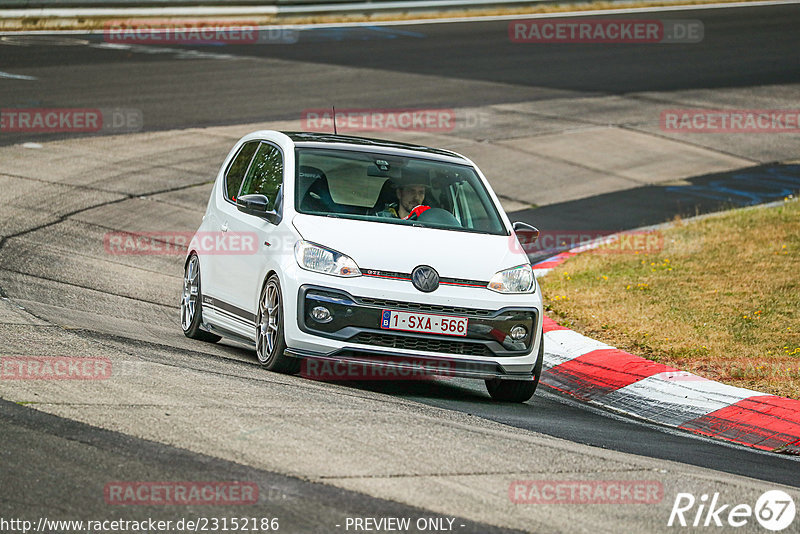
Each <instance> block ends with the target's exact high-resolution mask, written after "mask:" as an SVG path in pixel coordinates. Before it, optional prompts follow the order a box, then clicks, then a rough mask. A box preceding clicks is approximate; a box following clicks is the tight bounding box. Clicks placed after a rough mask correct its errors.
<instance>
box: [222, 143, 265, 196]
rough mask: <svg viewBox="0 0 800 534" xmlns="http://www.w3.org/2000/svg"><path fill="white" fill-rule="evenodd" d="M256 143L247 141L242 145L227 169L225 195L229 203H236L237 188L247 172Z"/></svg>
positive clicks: (256, 146)
mask: <svg viewBox="0 0 800 534" xmlns="http://www.w3.org/2000/svg"><path fill="white" fill-rule="evenodd" d="M258 143H259V142H258V141H248V142H247V143H245V144H244V145H242V148H240V149H239V153H238V154H236V157H234V158H233V161H232V162H231V164H230V166H229V167H228V172H227V174H226V175H225V194H226V196H227V197H228V200H230V201H231V202H236V195H237V194H238V193H239V188H240V187H242V180H244V173H246V172H247V167H248V165H250V160H251V159H253V154H254V153H255V151H256V148H258Z"/></svg>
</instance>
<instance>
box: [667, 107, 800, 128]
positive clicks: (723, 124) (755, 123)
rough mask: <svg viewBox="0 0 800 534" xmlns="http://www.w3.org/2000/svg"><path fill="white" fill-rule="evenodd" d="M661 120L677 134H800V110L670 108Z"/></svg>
mask: <svg viewBox="0 0 800 534" xmlns="http://www.w3.org/2000/svg"><path fill="white" fill-rule="evenodd" d="M660 122H661V130H662V131H665V132H676V133H800V109H727V110H725V109H667V110H664V111H662V112H661V121H660Z"/></svg>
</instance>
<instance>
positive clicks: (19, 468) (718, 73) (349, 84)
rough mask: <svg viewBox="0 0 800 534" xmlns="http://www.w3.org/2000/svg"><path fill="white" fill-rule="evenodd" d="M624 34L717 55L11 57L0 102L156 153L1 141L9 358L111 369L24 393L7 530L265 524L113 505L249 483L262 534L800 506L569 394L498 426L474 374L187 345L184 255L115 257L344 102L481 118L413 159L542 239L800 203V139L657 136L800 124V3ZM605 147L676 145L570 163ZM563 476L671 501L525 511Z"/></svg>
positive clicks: (23, 45) (492, 36) (359, 51)
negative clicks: (647, 490)
mask: <svg viewBox="0 0 800 534" xmlns="http://www.w3.org/2000/svg"><path fill="white" fill-rule="evenodd" d="M624 17H625V18H675V19H697V20H701V21H702V23H703V26H704V32H705V37H704V39H703V41H702V42H700V43H694V44H661V45H653V44H649V45H644V44H642V45H577V44H574V45H564V44H562V45H548V46H543V45H520V44H514V43H511V42H509V39H508V34H507V26H508V22H507V21H481V22H471V23H452V24H417V25H403V26H380V27H378V26H373V27H345V28H321V29H312V30H307V31H302V32H300V38H299V41H298V42H297V43H294V44H270V45H259V46H256V45H250V46H246V45H228V46H179V45H163V46H155V45H153V46H151V45H130V46H127V47H126V46H121V47H120V46H118V47H114V46H107V45H108V43H104V41H103V36H102V35H96V34H95V35H76V34H70V35H65V36H58V37H56V36H41V35H36V36H0V74H12V75H19V76H26V77H29V78H32V79H19V78H14V77H0V107H1V108H3V109H8V108H62V107H69V108H104V109H106V108H125V109H133V110H137V111H138V112H139V113H140V114H141V116H142V117H143V118H144V120H143V126H142V127H141V128H136V131H135V132H132V133H126V132H103V133H101V134H74V133H70V134H67V133H31V132H25V133H22V132H5V131H2V132H0V205H2V206H3V210H4V216H3V220H0V297H2V299H1V300H0V339H3V340H4V342H3V345H4V346H3V348H2V349H0V353H2V354H14V355H22V354H25V355H40V356H42V355H75V356H103V357H108V358H110V359H111V361H112V362H113V364H114V375H113V379H112V380H108V381H104V382H95V383H88V382H87V383H83V384H74V383H73V384H64V383H60V384H54V383H47V384H46V383H38V384H37V383H27V384H25V383H20V381H15V382H14V383H12V382H11V381H4V382H0V428H2V446H0V455H2V456H0V517H2V518H8V517H25V518H27V519H32V520H34V521H35V520H36V518H39V517H49V518H51V519H55V518H58V519H73V518H75V519H102V518H111V517H114V518H116V517H122V518H130V519H137V520H139V519H143V518H146V517H148V516H149V517H158V518H159V519H172V520H178V519H180V518H182V517H199V516H200V517H213V516H217V517H222V516H225V515H227V516H229V517H231V516H233V515H239V514H240V512H241V510H240V509H233V510H231V509H230V508H225V507H209V506H188V507H147V506H140V507H136V506H111V505H109V504H108V503H107V502H105V501H104V499H103V489H104V487H105V485H106V484H108V483H110V482H113V481H125V480H127V481H133V480H138V481H164V480H205V481H208V480H247V481H250V482H253V483H255V484H257V486H258V487H259V490H260V497H259V501H258V503H257V504H255V505H253V506H251V507H248V508H247V509H246V512H245V514H242V515H247V516H258V517H279V518H280V521H281V530H282V531H286V532H338V531H342V532H345V531H346V530H345V529H344V524H345V523H344V522H345V521H346V518H348V517H350V518H352V517H377V516H381V517H383V516H386V517H388V516H392V517H409V518H413V520H414V521H416V519H418V518H426V517H436V518H439V517H447V518H452V519H453V520H454V524H455V525H456V527H454V529H455V530H458V531H463V532H512V531H541V530H548V531H554V532H559V531H585V532H613V531H617V528H618V527H619V525H626V526H627V527H628V528H627V530H629V531H639V532H645V531H652V532H656V531H665V532H669V531H672V530H671V529H669V528H667V527H666V524H667V519H668V517H669V511H670V508H671V506H672V501H673V500H674V498H675V495H676V493H677V492H686V491H688V492H693V493H694V494H695V495H700V494H701V493H704V492H705V493H713V492H716V491H719V492H721V493H722V494H723V496H724V498H727V501H726V502H749V503H751V504H753V503H754V502H755V499H756V498H757V497H758V496H759V495H760V494H761V493H763V492H764V491H765V490H767V489H772V488H774V487H776V485H784V486H789V487H793V488H800V477H798V473H800V463H798V460H797V459H796V458H793V457H789V456H781V455H777V454H771V453H761V452H755V451H752V450H750V449H746V448H744V447H738V446H733V445H729V444H725V443H720V442H716V441H711V440H706V439H701V438H698V437H695V436H692V435H689V434H685V433H680V432H674V431H669V430H667V429H663V428H659V427H657V426H655V425H646V424H642V423H641V422H637V421H633V420H629V419H625V418H622V417H619V416H616V415H612V414H608V413H604V412H601V411H599V410H595V409H591V408H587V407H586V406H583V405H581V404H579V403H576V402H574V401H572V400H570V399H567V398H563V397H561V396H558V395H555V394H553V393H552V392H550V391H547V390H546V389H545V388H541V389H540V390H539V392H537V395H536V396H535V397H534V399H532V400H531V401H529V402H528V403H526V404H524V405H502V404H496V403H493V402H491V401H490V400H489V397H488V395H487V394H486V392H485V389H484V386H483V383H482V382H472V381H469V380H462V379H456V380H437V381H433V382H429V381H425V382H342V383H325V382H316V381H311V380H306V379H303V378H299V377H287V376H282V375H276V374H272V373H268V372H266V371H263V370H261V369H260V368H259V367H258V365H257V361H256V359H255V354H254V353H253V351H252V350H251V349H249V348H247V347H243V346H240V345H238V344H236V343H227V342H223V343H219V344H216V345H209V344H203V343H200V342H196V341H192V340H188V339H186V338H184V336H183V335H182V333H181V331H180V324H179V318H178V307H177V302H178V298H177V297H178V294H179V291H180V284H181V276H182V258H181V257H179V256H116V257H109V254H108V253H107V252H106V251H104V249H103V235H104V233H106V232H109V231H120V230H124V231H152V230H180V231H191V230H194V229H195V228H196V227H197V225H198V224H199V221H200V218H201V217H202V213H203V210H204V207H205V203H206V201H207V198H208V191H209V188H210V181H211V180H213V177H214V175H215V174H216V172H217V168H218V165H219V163H220V161H221V160H222V158H223V157H224V155H225V153H226V152H227V149H228V148H229V147H230V146H232V144H233V143H234V142H235V140H236V139H237V138H238V137H239V136H240V135H241V134H242V133H245V132H246V131H249V130H251V129H253V128H251V127H250V125H258V126H259V127H260V126H270V127H271V126H275V127H292V128H297V127H299V126H301V125H302V124H299V123H298V121H299V119H300V117H301V116H302V113H303V111H304V110H308V109H319V108H327V106H328V105H330V104H335V105H336V107H337V108H339V109H346V108H379V109H388V108H447V109H454V110H457V112H458V113H462V112H464V113H465V114H466V116H467V117H470V116H477V117H479V118H480V117H483V118H485V119H486V121H485V123H486V128H485V129H484V130H481V129H480V128H469V129H467V128H465V129H463V130H456V131H455V132H452V133H451V134H435V135H431V134H427V133H424V132H423V133H412V134H407V133H403V134H402V135H397V136H396V137H398V138H402V139H409V140H415V141H419V142H425V143H429V144H436V145H437V146H445V147H447V148H453V149H456V150H459V151H460V152H462V153H464V154H466V155H468V156H470V157H474V158H475V160H476V161H477V162H478V163H479V164H480V165H481V167H482V168H483V169H484V171H487V175H488V176H489V179H490V181H492V182H493V184H494V183H495V180H496V182H497V190H498V193H499V194H500V195H501V198H502V199H503V201H504V204H506V207H507V209H508V211H510V212H512V211H513V215H512V219H514V220H525V221H528V222H532V223H533V224H536V225H537V226H539V227H540V228H542V229H563V230H569V229H575V230H582V229H593V230H621V229H629V228H636V227H639V226H642V225H649V224H656V223H660V222H663V221H666V220H669V219H670V218H672V216H674V215H676V214H681V215H693V214H695V213H701V212H708V211H715V210H718V209H722V208H725V207H731V206H744V205H753V204H759V203H764V202H768V201H772V200H778V199H781V198H783V197H785V196H787V195H790V194H797V192H798V191H800V164H798V159H800V156H799V155H798V154H800V151H799V150H798V149H797V147H798V146H800V145H798V141H800V136H798V134H796V133H795V134H761V137H759V134H755V135H752V136H750V135H746V134H733V135H721V136H716V137H714V136H712V137H705V138H698V137H693V138H692V137H688V138H687V137H685V136H684V137H681V136H679V135H672V134H669V133H664V132H660V131H659V130H658V126H657V117H658V112H659V110H662V109H664V108H670V107H682V106H683V107H687V106H692V107H707V108H713V106H718V107H722V106H727V107H739V108H747V109H752V108H755V109H779V108H786V107H790V106H791V105H792V103H794V107H795V108H796V107H797V102H799V101H800V98H799V97H800V55H798V50H800V32H798V31H797V28H799V27H800V5H797V4H791V5H789V4H787V5H778V6H760V7H759V6H756V7H748V8H730V9H713V10H685V11H679V12H666V13H649V14H637V15H626V16H624ZM470 113H472V114H473V115H470ZM642 117H649V118H647V119H646V120H645V119H643V118H642ZM652 117H655V119H654V120H655V123H656V125H655V126H653V124H652V122H653V119H652ZM112 133H121V135H114V136H112V135H110V134H112ZM374 135H375V136H377V137H381V136H386V137H392V136H393V134H374ZM523 136H525V137H524V139H525V140H524V143H523V141H521V140H520V139H522V137H523ZM578 136H584V137H578ZM602 137H606V138H611V139H614V140H617V139H618V140H620V141H619V144H620V145H621V148H620V150H623V149H625V142H631V143H633V144H631V145H629V146H636V147H640V148H641V149H642V150H645V149H651V148H652V149H653V150H659V149H660V148H659V147H661V146H666V147H669V150H665V152H663V153H661V152H659V154H660V157H661V159H660V160H659V161H658V162H656V163H657V165H658V166H657V167H653V168H649V167H648V168H647V169H646V170H644V171H642V174H643V175H649V174H651V173H652V176H653V178H652V179H648V178H643V177H642V176H641V175H635V174H631V173H630V172H628V170H627V169H621V168H620V167H622V166H623V165H622V164H621V163H619V162H615V161H613V160H612V159H613V158H611V157H609V158H608V159H607V160H602V161H601V160H597V161H596V162H595V161H591V160H596V159H597V158H595V157H594V156H592V155H591V154H590V155H589V156H586V158H585V159H581V157H582V156H581V155H580V154H578V155H577V156H576V155H574V152H578V153H580V152H581V151H582V150H584V149H585V151H586V152H587V153H591V151H592V150H596V151H597V152H598V153H602V152H603V151H605V150H606V149H605V148H604V147H603V146H598V145H595V144H593V143H596V142H597V140H598V138H602ZM645 137H646V141H643V139H644V138H645ZM581 140H583V141H585V142H586V145H585V146H584V145H580V144H578V145H577V146H576V143H579V142H581ZM20 143H29V144H32V145H29V146H28V147H23V146H22V145H20ZM636 143H640V144H636ZM537 144H544V145H546V146H547V147H548V149H547V151H548V154H543V153H542V152H537V149H536V146H537ZM654 147H655V148H654ZM511 150H517V151H518V152H514V154H516V156H515V158H516V157H518V158H519V159H514V158H510V157H509V156H507V155H506V154H510V153H511V152H503V151H511ZM525 158H534V159H531V160H530V161H534V160H535V161H536V162H538V163H541V164H542V167H541V171H542V174H541V175H540V177H539V178H531V179H532V180H534V182H535V187H526V186H525V183H524V182H520V180H521V179H519V178H515V176H516V174H515V173H518V171H519V168H521V167H522V166H523V165H528V163H527V162H528V161H529V160H528V159H525ZM509 160H514V161H511V162H509ZM515 162H518V163H515ZM684 164H685V168H683V169H684V170H680V171H674V169H675V167H676V166H678V167H680V165H684ZM514 165H519V167H513V166H514ZM694 166H697V172H691V169H692V168H694ZM537 169H538V168H537ZM686 169H688V170H686ZM548 173H549V174H548ZM571 173H572V174H571ZM530 174H536V172H535V171H531V172H530ZM562 175H563V184H562V183H561V182H558V183H556V181H555V180H556V177H560V176H562ZM570 176H576V177H575V178H570ZM537 180H538V181H537ZM570 180H573V181H570ZM550 183H553V184H554V185H553V186H552V188H549V184H550ZM530 190H532V191H530ZM562 478H564V479H573V480H589V479H591V480H595V479H610V480H628V479H647V480H649V479H654V480H658V481H660V482H661V483H662V484H663V487H664V498H663V502H660V503H659V504H657V505H655V506H641V505H629V506H619V507H616V508H612V507H610V506H604V505H592V506H582V507H578V506H577V505H575V506H573V507H571V508H570V509H569V513H564V509H563V508H561V509H559V508H558V505H549V506H547V505H546V506H542V507H536V506H534V505H515V504H513V503H511V502H510V501H509V497H508V495H509V491H508V488H509V483H510V482H512V481H514V480H520V479H523V480H531V479H562ZM794 495H795V496H797V495H799V494H798V492H796V491H795V492H794ZM795 500H796V502H798V503H799V504H800V501H798V500H797V499H795ZM637 506H639V508H637ZM234 508H236V507H234ZM794 526H795V527H796V524H795V525H794ZM755 527H757V525H756V526H754V525H750V526H748V527H746V528H745V529H742V530H743V531H751V530H752V531H757V530H756V528H755ZM748 529H751V530H748ZM0 530H2V529H0Z"/></svg>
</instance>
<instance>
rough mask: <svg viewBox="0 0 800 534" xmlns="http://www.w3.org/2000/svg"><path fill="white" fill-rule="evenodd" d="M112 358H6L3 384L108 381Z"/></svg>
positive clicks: (0, 370)
mask: <svg viewBox="0 0 800 534" xmlns="http://www.w3.org/2000/svg"><path fill="white" fill-rule="evenodd" d="M110 376H111V360H110V359H109V358H92V357H71V356H2V357H0V380H106V379H108V378H109V377H110Z"/></svg>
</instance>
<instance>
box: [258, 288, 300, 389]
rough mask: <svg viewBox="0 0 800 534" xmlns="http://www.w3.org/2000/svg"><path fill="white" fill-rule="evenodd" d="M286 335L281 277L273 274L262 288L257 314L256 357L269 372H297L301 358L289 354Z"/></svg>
mask: <svg viewBox="0 0 800 534" xmlns="http://www.w3.org/2000/svg"><path fill="white" fill-rule="evenodd" d="M285 351H286V339H285V338H284V335H283V293H282V292H281V284H280V281H279V280H278V276H277V275H275V274H273V275H272V276H270V277H269V279H268V280H267V283H266V284H264V287H263V288H262V289H261V294H260V295H259V298H258V314H257V315H256V356H257V357H258V363H260V364H261V366H262V367H264V368H265V369H268V370H270V371H275V372H278V373H287V374H295V373H297V372H298V371H300V360H299V359H297V358H292V357H291V356H287V355H286V354H285V353H284V352H285Z"/></svg>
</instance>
